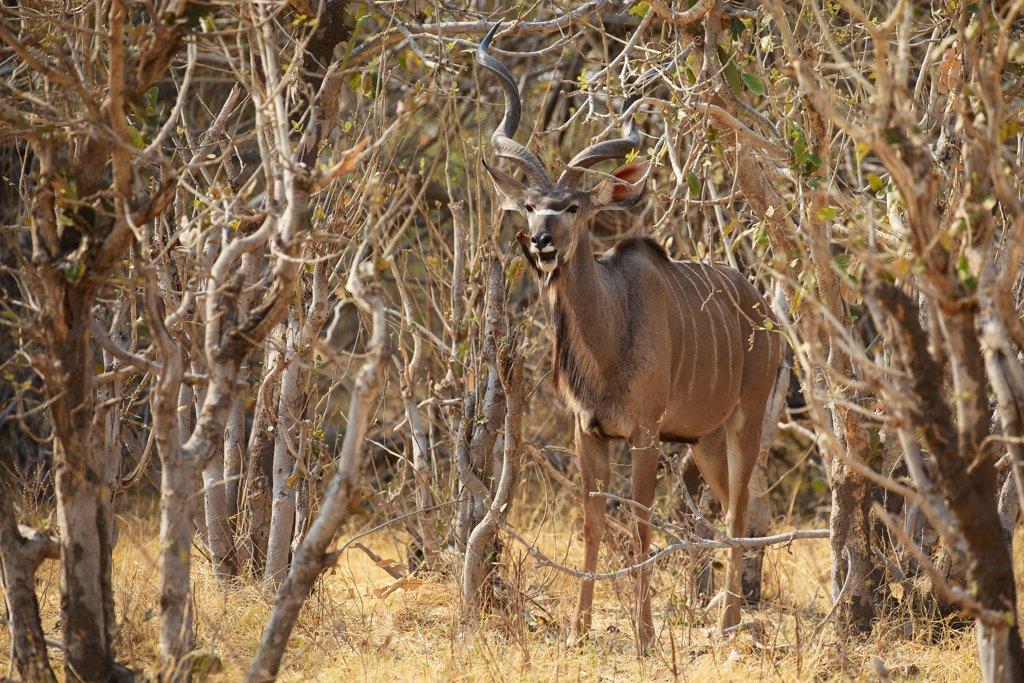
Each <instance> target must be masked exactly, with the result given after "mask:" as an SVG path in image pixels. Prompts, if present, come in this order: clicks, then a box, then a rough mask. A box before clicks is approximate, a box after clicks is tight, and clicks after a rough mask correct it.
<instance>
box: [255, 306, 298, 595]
mask: <svg viewBox="0 0 1024 683" xmlns="http://www.w3.org/2000/svg"><path fill="white" fill-rule="evenodd" d="M287 334H288V343H287V347H286V350H285V358H284V363H285V368H284V372H283V373H282V374H281V397H280V400H279V402H278V409H277V429H276V430H275V433H274V434H275V439H274V463H273V478H272V487H273V488H272V491H271V508H270V535H269V537H268V539H267V565H266V568H265V569H264V572H263V578H264V579H265V580H267V581H271V582H272V583H273V585H274V587H275V588H276V587H277V586H279V585H280V583H281V581H282V580H283V579H284V575H285V572H286V571H287V570H288V558H289V555H290V553H291V543H292V532H293V531H294V529H295V484H296V478H295V476H294V469H295V456H294V452H295V445H297V442H298V431H297V429H296V426H297V424H298V415H299V413H300V411H301V409H302V405H301V404H302V395H301V384H300V382H301V374H302V361H301V359H300V357H299V354H298V352H297V347H298V344H299V335H300V329H299V319H298V315H297V312H296V310H295V307H294V306H293V307H292V311H291V314H290V315H289V316H288V332H287ZM293 444H294V445H293Z"/></svg>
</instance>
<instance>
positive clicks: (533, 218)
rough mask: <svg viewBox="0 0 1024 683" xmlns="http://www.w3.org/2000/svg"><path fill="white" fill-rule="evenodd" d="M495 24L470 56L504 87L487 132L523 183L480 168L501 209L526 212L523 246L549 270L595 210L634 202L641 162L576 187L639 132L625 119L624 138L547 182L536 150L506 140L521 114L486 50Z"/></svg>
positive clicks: (505, 76)
mask: <svg viewBox="0 0 1024 683" xmlns="http://www.w3.org/2000/svg"><path fill="white" fill-rule="evenodd" d="M500 25H501V24H500V22H499V23H498V24H495V25H494V27H493V28H491V30H490V31H489V32H488V34H487V35H486V36H485V37H484V39H483V40H482V41H480V46H479V47H478V48H477V51H476V61H477V63H479V64H480V65H481V66H483V67H484V68H485V69H487V70H488V71H490V72H492V73H493V74H495V75H496V76H497V77H498V78H499V79H500V80H501V85H502V88H503V89H504V91H505V115H504V117H502V119H501V123H500V124H499V125H498V127H497V129H496V130H495V131H494V133H493V134H492V135H491V146H492V147H493V149H494V154H495V156H498V157H501V158H504V159H508V160H510V161H513V162H515V163H516V164H517V165H519V166H520V167H521V168H522V170H523V171H524V172H525V173H526V178H525V182H519V181H518V180H516V179H515V178H513V177H512V176H511V175H509V174H508V173H505V172H503V171H502V170H500V169H498V168H497V167H492V166H490V165H488V164H487V163H486V162H485V163H484V168H486V169H487V172H488V173H489V174H490V176H491V179H492V180H493V181H494V188H495V191H496V193H497V195H498V199H499V201H500V203H501V208H503V209H505V210H507V211H519V212H520V213H523V214H525V215H526V220H527V224H528V226H529V235H528V241H527V236H522V235H521V236H520V243H521V244H523V247H524V250H526V251H528V252H529V255H530V256H531V257H532V258H533V260H534V262H535V265H536V266H537V268H538V269H539V270H541V271H543V272H545V273H552V272H554V271H555V270H557V269H558V267H559V265H560V264H563V263H566V262H568V261H569V259H571V258H572V256H573V254H574V253H575V250H576V247H577V245H578V244H579V243H580V241H581V240H580V237H581V235H583V233H584V231H585V230H586V229H587V226H588V225H589V224H590V222H591V219H592V218H593V216H594V214H595V213H597V212H598V211H608V210H615V209H626V208H629V207H632V206H633V205H635V204H636V203H637V202H638V201H640V198H641V197H642V196H643V193H644V186H643V183H641V182H639V181H640V180H641V179H642V178H643V177H644V175H645V173H646V171H647V163H646V162H645V161H633V162H630V163H627V164H624V165H623V166H620V167H619V168H617V169H616V170H615V171H613V172H612V174H611V176H612V178H605V179H603V180H601V181H600V182H599V183H598V184H597V185H596V186H595V187H593V188H592V189H589V190H585V189H581V188H580V187H579V185H580V180H581V177H582V174H583V171H584V169H587V168H590V167H591V166H593V165H595V164H597V163H599V162H601V161H605V160H608V159H621V158H625V157H626V156H627V155H628V154H629V153H630V152H632V151H633V150H635V149H636V148H637V146H638V144H639V141H640V139H639V135H638V134H637V132H636V128H635V127H634V126H633V124H632V122H630V123H629V124H627V125H626V128H625V130H624V131H623V135H624V137H622V138H620V139H618V140H606V141H604V142H598V143H596V144H593V145H591V146H590V147H587V148H586V149H585V150H583V151H582V152H580V153H579V154H577V155H576V156H574V157H573V158H572V160H571V161H570V162H569V165H568V167H567V168H566V169H565V170H564V171H563V172H562V174H561V175H560V176H559V177H558V181H557V182H554V183H553V182H551V179H550V178H549V177H548V174H547V171H546V170H545V168H544V165H543V164H542V163H541V161H540V159H539V158H537V155H536V154H534V153H533V152H532V151H530V150H529V149H528V148H527V147H525V146H524V145H521V144H519V143H518V142H516V141H515V140H513V139H512V136H513V135H515V132H516V129H517V128H518V127H519V119H520V116H521V114H522V103H521V102H520V100H519V88H518V87H517V86H516V81H515V79H514V78H513V77H512V74H510V73H509V71H508V69H507V68H506V67H505V65H504V64H502V63H501V62H499V61H498V60H497V59H495V58H494V56H492V55H490V54H488V53H487V48H488V47H490V44H491V40H492V39H493V38H494V34H495V33H496V32H497V30H498V27H499V26H500Z"/></svg>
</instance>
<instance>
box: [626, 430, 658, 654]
mask: <svg viewBox="0 0 1024 683" xmlns="http://www.w3.org/2000/svg"><path fill="white" fill-rule="evenodd" d="M655 434H657V432H655ZM652 438H655V439H656V438H657V437H656V436H654V437H651V436H649V435H647V436H645V437H644V442H643V443H642V444H638V445H637V446H634V445H633V443H632V442H631V443H630V446H631V448H630V456H631V458H632V461H633V500H635V501H636V502H637V503H639V504H640V505H643V506H644V508H648V509H647V510H645V509H643V508H639V507H635V506H634V509H633V510H632V513H633V514H634V515H635V518H634V519H635V524H636V527H635V537H634V540H635V543H636V545H635V548H636V558H635V561H636V562H637V563H639V562H643V561H644V560H646V559H647V552H648V550H650V547H651V526H650V524H649V522H650V519H651V513H650V511H649V508H650V507H651V504H652V503H653V502H654V488H655V485H656V484H657V480H658V455H659V450H658V448H657V443H655V444H654V445H653V446H652V445H651V439H652ZM635 609H636V611H635V615H636V629H637V632H636V636H637V641H636V642H637V652H638V653H640V654H641V655H645V654H647V652H648V650H649V649H650V645H651V641H652V640H653V639H654V620H653V618H652V616H651V568H650V567H647V568H645V569H642V570H641V571H640V575H639V576H638V577H637V587H636V608H635Z"/></svg>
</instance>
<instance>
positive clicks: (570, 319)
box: [548, 232, 618, 361]
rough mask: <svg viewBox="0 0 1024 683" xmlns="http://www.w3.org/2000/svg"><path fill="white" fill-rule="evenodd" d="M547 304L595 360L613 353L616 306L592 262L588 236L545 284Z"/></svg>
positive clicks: (580, 240)
mask: <svg viewBox="0 0 1024 683" xmlns="http://www.w3.org/2000/svg"><path fill="white" fill-rule="evenodd" d="M548 297H549V302H550V304H551V307H552V309H553V310H552V312H553V313H554V314H555V315H556V316H562V317H564V318H565V320H566V322H567V323H568V325H567V330H569V331H571V334H572V335H573V337H574V341H575V342H576V343H577V344H580V343H582V344H583V345H585V346H586V347H588V348H589V349H590V351H591V353H592V354H593V356H594V358H595V359H596V360H599V361H600V360H601V359H602V358H603V357H605V356H613V355H614V354H615V353H616V352H617V348H616V347H617V339H616V336H615V334H614V329H613V328H614V326H613V325H610V324H609V321H610V320H613V319H615V316H616V315H617V314H618V311H617V308H618V306H617V304H616V302H615V301H614V297H612V296H611V293H610V292H609V288H608V283H607V282H605V281H604V278H603V277H602V276H601V272H600V266H599V265H598V264H597V262H596V261H595V259H594V250H593V246H592V245H591V242H590V235H589V234H588V233H586V232H584V233H583V234H582V235H581V236H580V239H579V243H578V244H577V245H576V249H575V250H574V252H573V255H572V256H571V257H570V258H569V259H568V260H567V261H566V262H565V263H563V264H562V265H561V266H560V267H559V270H558V272H556V273H555V277H554V278H553V279H552V281H551V283H550V285H549V291H548Z"/></svg>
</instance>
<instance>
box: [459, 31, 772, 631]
mask: <svg viewBox="0 0 1024 683" xmlns="http://www.w3.org/2000/svg"><path fill="white" fill-rule="evenodd" d="M497 28H498V26H495V27H494V28H492V29H491V31H490V32H489V33H488V34H487V36H486V37H485V38H484V39H483V41H482V42H481V43H480V47H479V49H478V50H477V61H478V62H479V63H480V64H481V65H482V66H483V67H485V68H486V69H488V70H489V71H491V72H492V73H494V74H495V75H496V76H498V78H499V79H500V80H501V83H502V86H503V89H504V93H505V114H504V117H503V118H502V121H501V124H500V125H499V126H498V128H497V130H495V131H494V134H493V135H492V137H491V143H492V146H493V150H494V154H495V155H496V156H498V157H501V158H504V159H509V160H511V161H514V162H515V163H516V164H517V165H518V166H519V167H521V168H522V170H523V171H525V173H526V183H525V184H522V183H520V182H518V181H517V180H515V179H514V178H513V177H512V176H510V175H508V174H506V173H504V172H502V171H501V170H499V169H497V168H492V167H491V166H487V165H486V164H485V167H486V168H487V171H488V172H489V173H490V175H491V177H492V179H493V181H494V185H495V188H496V191H497V196H498V198H499V199H500V202H501V206H502V208H504V209H506V210H514V211H519V212H522V213H524V214H525V215H526V217H527V222H528V225H529V244H528V246H527V247H526V250H527V251H528V255H529V256H530V257H532V258H531V260H532V261H533V265H534V266H535V268H536V269H537V270H538V272H539V273H541V274H542V275H543V279H544V283H543V286H544V296H545V298H546V302H547V304H548V308H549V314H550V316H551V318H552V321H553V322H554V326H555V334H554V350H553V365H554V379H555V386H556V388H557V390H558V391H559V393H560V394H561V396H562V397H563V399H564V401H565V403H566V404H567V405H568V406H569V408H570V409H571V410H572V412H573V414H574V415H575V418H576V430H575V445H576V453H577V458H578V460H579V468H580V473H581V475H582V484H583V520H584V521H583V536H584V539H585V550H584V560H583V569H584V571H587V572H593V571H594V570H595V569H596V567H597V554H598V547H599V544H600V541H601V536H602V533H603V531H604V514H605V502H606V501H605V500H604V499H603V498H601V497H592V496H590V495H589V494H590V493H591V492H594V491H606V490H607V487H608V481H609V476H610V473H609V462H608V446H609V440H610V439H626V440H627V441H628V443H629V444H630V446H631V452H632V461H633V462H632V469H633V485H632V491H633V496H634V499H635V500H636V501H637V502H638V503H640V504H641V505H643V506H645V507H646V508H649V507H650V505H651V504H652V502H653V500H654V487H655V478H656V472H657V463H658V455H659V452H660V451H659V448H658V440H659V439H660V440H662V441H670V442H683V443H689V444H692V448H693V453H694V458H695V460H696V463H697V465H698V467H699V469H700V472H701V475H702V476H703V477H704V479H705V480H706V481H707V483H708V485H709V486H710V487H711V490H712V491H713V492H714V494H715V496H717V497H718V499H719V500H720V501H721V503H722V507H723V508H724V509H725V510H726V511H727V524H728V530H729V534H730V535H732V536H734V537H737V536H743V535H744V533H745V530H746V516H747V498H748V493H747V487H748V483H749V480H750V475H751V471H752V470H753V467H754V464H755V462H756V461H757V458H758V455H759V451H760V448H761V434H762V421H763V418H764V414H765V407H766V404H767V403H768V400H769V398H770V395H771V393H772V390H773V386H774V384H775V380H776V376H777V375H778V373H779V369H780V364H781V357H782V342H781V339H780V337H779V336H778V334H777V333H772V332H770V331H769V329H766V328H767V327H768V326H766V325H765V321H766V320H771V321H772V322H774V317H773V315H772V313H771V310H770V309H769V307H768V306H767V304H766V303H765V300H764V299H763V298H762V297H761V295H760V294H759V293H758V291H757V290H756V289H755V288H754V287H753V285H751V284H750V282H748V281H747V279H746V278H745V277H744V276H743V275H742V274H740V273H739V272H738V271H737V270H735V269H733V268H729V267H726V266H722V265H717V264H710V263H701V262H695V261H676V260H673V259H671V258H669V257H668V255H667V254H666V253H665V251H664V250H663V249H662V248H661V247H660V246H659V245H658V244H657V243H655V242H654V241H652V240H649V239H644V238H639V239H637V238H634V239H628V240H625V241H622V242H620V243H619V244H617V245H616V246H615V247H614V248H612V249H611V250H609V251H607V252H605V253H604V254H603V255H601V256H600V257H597V258H596V259H595V256H594V253H593V251H592V250H591V242H590V234H589V231H588V225H589V224H590V223H591V220H592V218H593V216H594V215H595V214H596V213H597V212H598V211H607V210H616V209H626V208H629V207H631V206H633V205H635V204H636V203H637V202H638V201H639V200H640V198H641V196H642V195H643V192H644V187H643V183H642V182H641V180H642V179H643V177H644V176H645V174H646V169H647V164H646V163H644V162H634V163H627V164H625V165H624V166H621V167H619V168H618V169H616V170H615V171H614V172H613V173H612V176H614V178H615V179H614V180H612V179H608V178H606V179H605V180H603V181H601V182H600V183H599V184H598V185H597V186H596V187H595V188H594V189H592V190H582V189H579V187H578V185H579V181H580V177H581V173H582V170H583V169H586V168H588V167H590V166H593V165H595V164H597V163H598V162H601V161H604V160H608V159H616V158H623V157H626V156H627V155H628V154H629V153H630V152H631V151H632V150H634V149H635V148H636V147H637V144H638V138H637V137H636V133H635V129H634V128H633V127H632V125H630V126H629V129H628V130H629V134H628V135H627V136H626V137H624V138H622V139H619V140H609V141H606V142H600V143H597V144H594V145H592V146H590V147H588V148H587V149H586V150H584V151H583V152H580V153H579V154H577V155H576V156H575V157H573V159H572V160H571V161H570V162H569V165H568V168H566V170H565V171H564V172H563V173H562V174H561V176H560V177H559V178H558V181H557V182H554V183H552V182H551V180H550V179H549V177H548V175H547V172H546V171H545V169H544V166H543V164H542V163H541V162H540V160H539V159H538V158H537V156H536V155H535V154H534V153H533V152H532V151H530V150H529V149H527V148H526V147H525V146H523V145H521V144H519V143H517V142H515V141H514V140H513V139H512V136H513V135H514V134H515V131H516V128H517V127H518V125H519V118H520V114H521V103H520V99H519V92H518V88H517V86H516V82H515V80H514V79H513V77H512V75H511V74H510V73H509V71H508V69H507V68H506V67H505V66H504V65H503V64H502V63H501V62H499V61H498V60H497V59H495V58H494V57H493V56H492V55H490V54H488V53H487V49H488V47H489V45H490V43H491V40H492V39H493V38H494V34H495V32H496V31H497ZM521 241H522V243H523V244H524V245H526V240H525V236H522V240H521ZM636 511H637V516H638V517H639V519H638V521H637V524H636V538H635V541H636V544H637V549H638V556H639V557H641V558H642V557H644V556H645V555H646V554H647V552H648V548H649V543H650V527H649V525H648V524H647V520H648V519H649V517H650V515H649V513H648V512H646V511H645V510H644V508H639V507H638V508H636ZM742 561H743V551H742V549H740V548H733V549H731V551H730V562H729V567H728V570H727V574H726V591H727V594H726V599H725V601H724V604H723V608H722V613H721V618H720V621H719V627H720V628H722V629H724V628H727V627H729V626H732V625H735V624H736V623H738V621H739V616H740V603H739V594H740V579H741V574H742ZM637 583H638V587H637V623H638V633H637V635H638V644H639V647H640V650H641V651H646V650H647V648H648V646H649V644H650V641H651V639H652V637H653V635H654V627H653V623H652V620H651V601H650V594H649V586H650V570H649V569H648V570H645V571H643V572H641V573H640V576H639V580H638V582H637ZM593 594H594V582H593V581H589V580H584V581H583V582H582V585H581V588H580V594H579V602H578V603H577V606H576V614H575V619H574V623H573V635H574V637H575V638H576V639H579V638H582V637H583V636H584V635H585V634H586V632H587V631H588V630H589V628H590V618H591V605H592V602H593Z"/></svg>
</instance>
